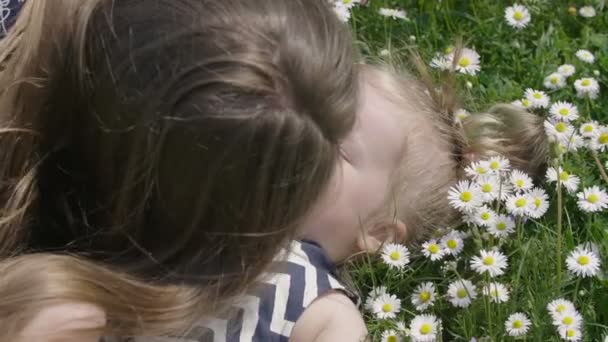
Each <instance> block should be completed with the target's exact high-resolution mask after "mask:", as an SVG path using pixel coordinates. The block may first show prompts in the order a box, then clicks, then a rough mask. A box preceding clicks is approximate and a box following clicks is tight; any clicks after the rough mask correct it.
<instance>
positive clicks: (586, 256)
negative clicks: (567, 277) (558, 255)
mask: <svg viewBox="0 0 608 342" xmlns="http://www.w3.org/2000/svg"><path fill="white" fill-rule="evenodd" d="M566 265H567V266H568V271H570V272H572V273H573V274H574V275H576V276H578V277H582V278H586V277H593V276H595V275H596V274H597V272H598V271H599V269H600V258H599V257H598V256H597V254H595V253H594V252H593V251H591V250H589V249H586V248H577V249H575V250H574V251H572V253H570V255H569V256H568V258H566Z"/></svg>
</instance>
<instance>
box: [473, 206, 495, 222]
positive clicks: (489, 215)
mask: <svg viewBox="0 0 608 342" xmlns="http://www.w3.org/2000/svg"><path fill="white" fill-rule="evenodd" d="M474 215H475V224H477V225H478V226H482V227H490V226H492V225H493V224H494V221H495V220H496V212H495V211H494V210H492V209H490V207H488V206H487V205H483V206H481V207H480V208H479V209H477V210H476V211H475V214H474Z"/></svg>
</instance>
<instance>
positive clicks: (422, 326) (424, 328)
mask: <svg viewBox="0 0 608 342" xmlns="http://www.w3.org/2000/svg"><path fill="white" fill-rule="evenodd" d="M438 333H439V320H438V319H437V317H435V316H434V315H418V316H416V317H414V319H413V320H412V322H411V324H410V337H411V338H412V341H414V342H434V341H435V340H436V339H437V334H438Z"/></svg>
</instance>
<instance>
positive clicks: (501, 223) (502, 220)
mask: <svg viewBox="0 0 608 342" xmlns="http://www.w3.org/2000/svg"><path fill="white" fill-rule="evenodd" d="M487 230H488V233H490V234H492V235H493V236H495V237H497V238H502V237H506V236H509V235H510V234H512V233H514V232H515V221H514V220H513V219H512V218H511V217H509V216H507V215H498V216H497V217H496V220H495V221H494V224H493V225H492V226H490V227H488V229H487Z"/></svg>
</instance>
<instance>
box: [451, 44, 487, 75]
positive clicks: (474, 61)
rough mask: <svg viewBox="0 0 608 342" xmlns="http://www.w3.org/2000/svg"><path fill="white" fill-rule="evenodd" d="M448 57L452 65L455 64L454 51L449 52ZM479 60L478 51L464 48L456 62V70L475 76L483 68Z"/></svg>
mask: <svg viewBox="0 0 608 342" xmlns="http://www.w3.org/2000/svg"><path fill="white" fill-rule="evenodd" d="M448 59H449V61H450V65H454V53H451V54H449V55H448ZM479 62H480V59H479V54H478V53H477V51H475V50H472V49H468V48H463V49H461V50H460V55H459V56H458V60H457V61H456V63H455V66H456V71H458V72H460V73H463V74H468V75H472V76H475V75H476V74H477V73H478V72H479V70H481V66H480V65H479Z"/></svg>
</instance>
